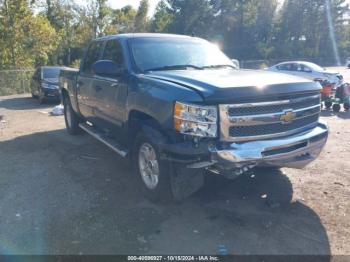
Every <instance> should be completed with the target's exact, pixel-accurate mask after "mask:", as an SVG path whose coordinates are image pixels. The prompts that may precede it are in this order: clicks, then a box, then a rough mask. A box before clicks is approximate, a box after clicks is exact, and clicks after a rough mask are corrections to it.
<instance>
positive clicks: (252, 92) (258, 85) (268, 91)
mask: <svg viewBox="0 0 350 262" xmlns="http://www.w3.org/2000/svg"><path fill="white" fill-rule="evenodd" d="M145 76H146V77H150V78H153V79H158V80H162V81H167V82H171V83H175V84H178V85H182V86H185V87H187V88H190V89H192V90H194V91H196V92H197V93H199V94H200V95H201V96H202V97H203V99H204V100H205V101H207V102H210V103H217V102H219V103H226V102H227V103H230V102H231V103H232V102H250V101H263V100H264V99H266V98H267V97H269V98H272V99H279V97H283V96H285V95H290V94H294V93H304V92H315V91H319V90H320V88H321V87H320V85H319V84H318V83H315V82H313V81H309V80H307V79H304V78H301V77H296V76H292V75H286V74H281V73H275V72H268V71H262V70H232V69H220V70H176V71H158V72H155V71H154V72H150V73H147V74H146V75H145Z"/></svg>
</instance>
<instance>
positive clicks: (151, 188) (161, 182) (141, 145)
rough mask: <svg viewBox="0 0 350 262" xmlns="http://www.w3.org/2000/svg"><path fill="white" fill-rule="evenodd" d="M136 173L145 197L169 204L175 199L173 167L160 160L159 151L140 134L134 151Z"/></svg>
mask: <svg viewBox="0 0 350 262" xmlns="http://www.w3.org/2000/svg"><path fill="white" fill-rule="evenodd" d="M133 162H134V163H135V166H136V168H135V173H136V175H137V180H138V181H139V182H140V184H141V185H140V186H141V188H142V191H143V193H144V195H145V196H146V197H147V198H149V199H151V200H153V201H162V202H167V201H170V200H172V199H173V196H172V190H171V171H172V169H171V167H170V166H169V164H168V163H165V162H164V161H162V160H161V159H160V156H159V152H158V149H157V147H156V145H154V144H153V143H152V142H151V141H150V140H149V139H148V138H147V136H146V135H145V134H144V133H142V132H140V133H139V134H138V136H137V138H136V141H135V146H134V150H133Z"/></svg>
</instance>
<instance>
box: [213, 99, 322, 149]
mask: <svg viewBox="0 0 350 262" xmlns="http://www.w3.org/2000/svg"><path fill="white" fill-rule="evenodd" d="M219 108H220V122H221V123H220V128H221V130H220V131H221V140H223V141H237V142H240V141H251V140H259V139H270V138H275V137H281V136H285V135H289V134H294V133H297V132H301V131H302V130H304V129H307V128H312V127H314V126H316V125H317V123H318V120H319V114H320V94H319V93H313V94H304V95H303V94H301V95H300V94H296V95H291V96H290V97H285V98H283V100H278V101H274V100H272V101H271V100H270V101H266V102H258V103H243V104H231V105H220V106H219Z"/></svg>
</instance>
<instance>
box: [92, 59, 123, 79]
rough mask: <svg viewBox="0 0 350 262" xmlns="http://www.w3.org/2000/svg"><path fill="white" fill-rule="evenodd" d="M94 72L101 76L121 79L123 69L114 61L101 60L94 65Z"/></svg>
mask: <svg viewBox="0 0 350 262" xmlns="http://www.w3.org/2000/svg"><path fill="white" fill-rule="evenodd" d="M92 71H93V73H94V74H96V75H100V76H109V77H120V76H121V75H122V72H123V69H122V68H121V67H120V66H119V65H118V64H117V63H116V62H114V61H111V60H99V61H97V62H95V63H94V64H93V65H92Z"/></svg>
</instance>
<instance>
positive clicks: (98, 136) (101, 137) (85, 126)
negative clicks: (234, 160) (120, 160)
mask: <svg viewBox="0 0 350 262" xmlns="http://www.w3.org/2000/svg"><path fill="white" fill-rule="evenodd" d="M79 127H80V128H81V129H83V130H84V131H85V132H86V133H88V134H89V135H91V136H93V137H94V138H96V139H97V140H99V141H100V142H102V143H103V144H105V145H106V146H108V147H109V148H111V149H112V150H113V151H115V152H117V153H118V154H119V155H120V156H122V157H126V156H127V154H128V150H127V149H125V148H123V147H122V146H121V145H119V144H118V143H117V142H116V141H115V140H114V139H113V138H110V137H107V136H106V135H105V134H103V133H102V132H99V131H98V130H96V129H95V128H94V127H92V126H89V125H88V124H85V123H81V124H79Z"/></svg>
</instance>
